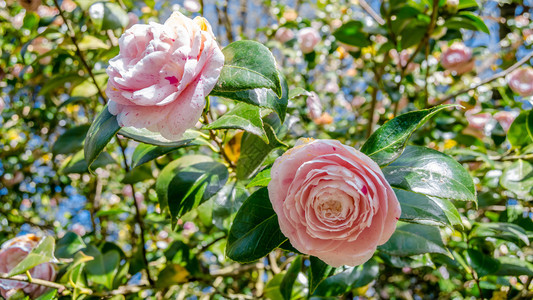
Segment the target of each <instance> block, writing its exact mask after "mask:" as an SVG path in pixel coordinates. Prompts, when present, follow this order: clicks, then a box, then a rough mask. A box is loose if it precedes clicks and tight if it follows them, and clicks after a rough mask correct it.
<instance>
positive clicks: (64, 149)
mask: <svg viewBox="0 0 533 300" xmlns="http://www.w3.org/2000/svg"><path fill="white" fill-rule="evenodd" d="M89 127H90V125H88V124H87V125H81V126H76V127H73V128H70V129H69V130H67V131H65V132H64V133H63V134H62V135H60V136H59V138H57V141H56V142H55V143H54V146H52V153H53V154H54V155H58V154H71V153H76V152H78V150H80V149H82V148H83V141H84V140H85V136H86V135H87V131H88V130H89Z"/></svg>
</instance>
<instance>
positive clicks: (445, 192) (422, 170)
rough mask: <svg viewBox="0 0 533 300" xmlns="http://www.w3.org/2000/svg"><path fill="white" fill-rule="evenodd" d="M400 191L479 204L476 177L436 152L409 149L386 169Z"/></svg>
mask: <svg viewBox="0 0 533 300" xmlns="http://www.w3.org/2000/svg"><path fill="white" fill-rule="evenodd" d="M383 174H385V178H386V179H387V181H388V182H389V183H390V184H391V185H392V186H393V187H396V188H399V189H403V190H408V191H413V192H415V193H419V194H424V195H428V196H434V197H439V198H444V199H452V200H461V201H474V202H475V201H476V189H475V186H474V182H473V180H472V177H470V175H469V174H468V172H467V171H466V170H465V169H464V168H463V166H461V165H460V164H459V163H458V162H456V161H455V160H453V159H452V158H451V157H449V156H447V155H445V154H443V153H441V152H438V151H436V150H433V149H429V148H424V147H419V146H408V147H407V148H406V149H405V151H404V152H403V154H402V155H401V156H400V157H399V158H398V159H397V160H396V161H394V162H393V163H392V164H390V165H388V166H387V167H385V168H383Z"/></svg>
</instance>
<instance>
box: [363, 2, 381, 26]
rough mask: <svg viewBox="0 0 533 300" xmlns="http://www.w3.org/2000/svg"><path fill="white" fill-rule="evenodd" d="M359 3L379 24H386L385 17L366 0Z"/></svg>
mask: <svg viewBox="0 0 533 300" xmlns="http://www.w3.org/2000/svg"><path fill="white" fill-rule="evenodd" d="M359 5H361V8H362V9H364V10H365V11H366V12H367V13H368V14H369V15H370V16H371V17H372V18H373V19H374V20H375V21H376V22H377V23H378V24H379V25H385V20H383V18H382V17H381V16H380V15H378V14H377V13H376V12H375V11H374V10H373V9H372V7H371V6H370V5H369V4H368V3H367V2H366V1H365V0H359Z"/></svg>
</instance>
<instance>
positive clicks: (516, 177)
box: [500, 159, 533, 199]
mask: <svg viewBox="0 0 533 300" xmlns="http://www.w3.org/2000/svg"><path fill="white" fill-rule="evenodd" d="M500 184H501V186H502V187H504V188H506V189H507V190H509V191H511V192H513V193H515V194H516V195H517V196H518V197H519V198H522V199H529V198H531V190H532V188H533V165H532V164H531V163H530V162H528V161H525V160H522V159H519V160H516V161H515V162H513V163H512V164H511V165H509V166H508V167H506V168H505V169H504V170H503V173H502V176H501V177H500Z"/></svg>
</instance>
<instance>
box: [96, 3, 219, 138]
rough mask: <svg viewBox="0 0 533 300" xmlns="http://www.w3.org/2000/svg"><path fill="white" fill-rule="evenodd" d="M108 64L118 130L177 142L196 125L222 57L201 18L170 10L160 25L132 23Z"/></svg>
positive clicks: (108, 89) (208, 26)
mask: <svg viewBox="0 0 533 300" xmlns="http://www.w3.org/2000/svg"><path fill="white" fill-rule="evenodd" d="M119 47H120V52H119V55H118V56H116V57H115V58H113V59H111V60H110V61H109V67H108V68H107V74H108V75H109V81H108V85H107V90H106V93H107V95H108V96H109V100H110V101H109V106H108V107H109V112H110V113H111V114H113V115H116V116H117V121H118V124H119V125H120V126H133V127H136V128H146V129H148V130H150V131H152V132H159V133H160V134H161V135H162V136H163V137H165V138H167V139H169V140H177V139H179V138H180V137H181V135H182V134H183V133H184V132H185V130H187V129H189V128H192V127H194V125H195V124H196V123H197V122H198V119H199V118H200V115H201V114H202V110H203V108H204V105H205V96H207V94H209V92H211V90H212V89H213V87H214V86H215V84H216V82H217V80H218V77H219V76H220V71H221V69H222V66H223V64H224V55H223V54H222V51H221V50H220V48H219V46H218V44H217V43H216V41H215V36H214V35H213V31H212V30H211V26H210V25H209V23H208V22H207V20H206V19H204V18H202V17H196V18H194V20H191V19H189V18H187V17H186V16H184V15H183V14H181V13H179V12H174V13H173V14H172V15H171V16H170V18H169V19H168V20H167V21H166V22H165V23H164V24H158V23H150V24H149V25H145V24H136V25H133V26H132V27H131V28H130V29H128V30H126V32H125V33H124V34H123V35H122V36H121V37H120V39H119Z"/></svg>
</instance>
